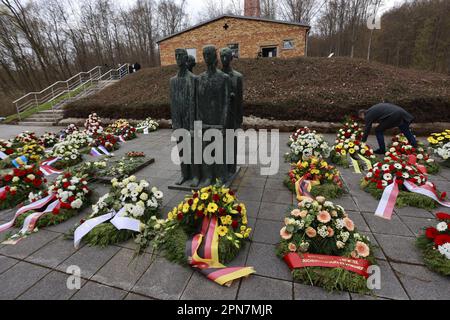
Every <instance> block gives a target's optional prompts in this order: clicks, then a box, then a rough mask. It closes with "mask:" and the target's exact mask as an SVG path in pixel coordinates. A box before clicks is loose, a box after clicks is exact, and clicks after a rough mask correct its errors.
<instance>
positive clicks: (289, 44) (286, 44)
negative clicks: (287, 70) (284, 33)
mask: <svg viewBox="0 0 450 320" xmlns="http://www.w3.org/2000/svg"><path fill="white" fill-rule="evenodd" d="M283 49H285V50H290V49H294V40H284V41H283Z"/></svg>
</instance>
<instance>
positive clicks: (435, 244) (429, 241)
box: [416, 212, 450, 276]
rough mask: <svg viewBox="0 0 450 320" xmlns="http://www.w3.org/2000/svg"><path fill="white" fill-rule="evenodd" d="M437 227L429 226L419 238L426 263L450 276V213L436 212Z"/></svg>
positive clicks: (429, 266)
mask: <svg viewBox="0 0 450 320" xmlns="http://www.w3.org/2000/svg"><path fill="white" fill-rule="evenodd" d="M436 218H437V220H438V221H437V225H436V227H428V228H426V229H425V230H424V231H425V232H424V234H422V235H421V236H419V238H418V239H417V242H416V244H417V247H418V248H419V249H420V250H421V251H422V255H423V259H424V261H425V265H426V266H427V267H428V268H429V269H431V270H433V271H435V272H438V273H440V274H443V275H445V276H450V214H447V213H444V212H439V213H437V214H436Z"/></svg>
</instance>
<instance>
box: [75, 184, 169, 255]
mask: <svg viewBox="0 0 450 320" xmlns="http://www.w3.org/2000/svg"><path fill="white" fill-rule="evenodd" d="M111 184H112V186H111V190H110V192H109V193H107V194H105V195H104V196H102V197H101V198H100V199H99V200H98V202H97V203H96V204H95V205H93V206H92V213H91V215H89V217H88V218H87V220H82V221H81V222H80V224H78V225H77V226H76V227H75V229H76V228H78V227H79V226H80V225H82V224H83V223H85V222H86V221H89V219H93V218H96V217H99V216H102V215H105V214H109V213H110V212H112V211H113V210H114V211H115V212H121V217H129V218H133V219H137V220H139V221H140V222H141V223H145V222H147V221H148V220H149V219H150V218H151V217H153V216H156V215H158V213H159V210H160V207H161V204H162V199H163V193H162V192H161V191H159V190H158V189H157V188H156V187H153V188H151V187H150V184H149V183H148V182H147V181H145V180H141V181H138V180H137V179H136V177H135V176H130V177H128V178H126V179H123V180H117V179H113V180H112V181H111ZM75 229H73V232H75ZM135 234H136V232H133V231H130V230H117V228H116V227H115V226H114V225H113V224H112V223H111V222H105V223H102V224H98V225H97V226H95V227H94V228H93V229H92V230H91V231H90V232H89V233H88V234H87V235H85V236H84V238H83V239H84V241H86V242H87V243H89V244H90V245H98V246H102V247H105V246H107V245H110V244H116V243H119V242H123V241H126V240H128V239H130V238H132V237H133V236H134V235H135Z"/></svg>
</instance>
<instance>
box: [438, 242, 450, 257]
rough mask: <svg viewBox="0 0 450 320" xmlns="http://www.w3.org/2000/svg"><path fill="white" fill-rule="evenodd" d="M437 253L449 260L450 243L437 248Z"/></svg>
mask: <svg viewBox="0 0 450 320" xmlns="http://www.w3.org/2000/svg"><path fill="white" fill-rule="evenodd" d="M438 250H439V253H440V254H442V255H443V256H445V257H446V258H447V259H449V260H450V243H444V244H443V245H441V246H439V247H438Z"/></svg>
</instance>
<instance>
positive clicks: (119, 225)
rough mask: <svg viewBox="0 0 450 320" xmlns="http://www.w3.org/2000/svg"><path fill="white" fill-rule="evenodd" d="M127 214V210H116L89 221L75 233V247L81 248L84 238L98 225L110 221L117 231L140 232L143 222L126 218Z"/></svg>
mask: <svg viewBox="0 0 450 320" xmlns="http://www.w3.org/2000/svg"><path fill="white" fill-rule="evenodd" d="M124 214H125V208H122V209H120V211H119V212H116V211H115V210H113V211H111V212H110V213H107V214H104V215H101V216H98V217H95V218H92V219H89V220H87V221H85V222H84V223H83V224H81V225H80V226H79V227H78V228H77V229H76V230H75V233H74V239H73V241H74V246H75V248H77V249H78V248H79V245H80V242H81V239H83V237H84V236H86V235H87V234H88V233H89V232H91V231H92V229H94V228H95V227H97V226H98V225H100V224H102V223H105V222H107V221H108V220H111V221H110V222H111V224H112V225H113V226H114V227H116V229H117V230H131V231H135V232H140V231H141V230H140V225H141V222H140V221H139V220H137V219H133V218H129V217H124V216H123V215H124Z"/></svg>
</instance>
